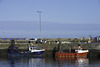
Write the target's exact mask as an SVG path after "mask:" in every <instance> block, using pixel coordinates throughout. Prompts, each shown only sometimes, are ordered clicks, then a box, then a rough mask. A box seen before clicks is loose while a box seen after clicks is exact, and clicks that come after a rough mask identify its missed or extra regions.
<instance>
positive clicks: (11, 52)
mask: <svg viewBox="0 0 100 67" xmlns="http://www.w3.org/2000/svg"><path fill="white" fill-rule="evenodd" d="M44 51H45V49H43V48H38V47H36V46H33V45H29V50H28V51H19V50H18V47H16V46H15V42H14V40H12V41H11V46H9V48H8V56H34V57H37V56H43V53H44Z"/></svg>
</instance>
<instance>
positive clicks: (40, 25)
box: [37, 11, 42, 38]
mask: <svg viewBox="0 0 100 67" xmlns="http://www.w3.org/2000/svg"><path fill="white" fill-rule="evenodd" d="M37 12H38V13H39V22H40V38H41V13H42V12H41V11H37Z"/></svg>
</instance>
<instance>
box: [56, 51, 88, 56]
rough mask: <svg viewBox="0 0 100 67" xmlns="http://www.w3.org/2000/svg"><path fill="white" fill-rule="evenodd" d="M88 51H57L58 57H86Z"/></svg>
mask: <svg viewBox="0 0 100 67" xmlns="http://www.w3.org/2000/svg"><path fill="white" fill-rule="evenodd" d="M87 54H88V52H85V53H56V54H55V56H56V57H86V56H87Z"/></svg>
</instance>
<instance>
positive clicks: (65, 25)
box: [0, 0, 100, 38]
mask: <svg viewBox="0 0 100 67" xmlns="http://www.w3.org/2000/svg"><path fill="white" fill-rule="evenodd" d="M37 11H41V24H42V25H41V28H42V35H43V36H42V37H51V38H52V37H65V38H67V37H81V36H88V35H89V34H91V35H93V36H96V35H99V32H100V31H99V30H100V29H99V27H100V0H0V31H1V32H0V34H1V37H21V36H22V35H23V37H28V36H29V37H39V35H40V30H39V29H40V28H39V27H40V26H39V13H38V12H37ZM87 33H88V34H87ZM56 34H57V35H56ZM71 34H72V35H71ZM12 35H13V36H12Z"/></svg>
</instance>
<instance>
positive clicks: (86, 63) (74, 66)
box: [0, 57, 100, 67]
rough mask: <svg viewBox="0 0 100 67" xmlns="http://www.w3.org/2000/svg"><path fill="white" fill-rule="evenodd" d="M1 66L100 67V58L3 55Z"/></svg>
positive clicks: (0, 61)
mask: <svg viewBox="0 0 100 67" xmlns="http://www.w3.org/2000/svg"><path fill="white" fill-rule="evenodd" d="M0 67H100V58H99V57H88V58H87V57H83V58H43V57H38V58H36V57H1V58H0Z"/></svg>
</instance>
